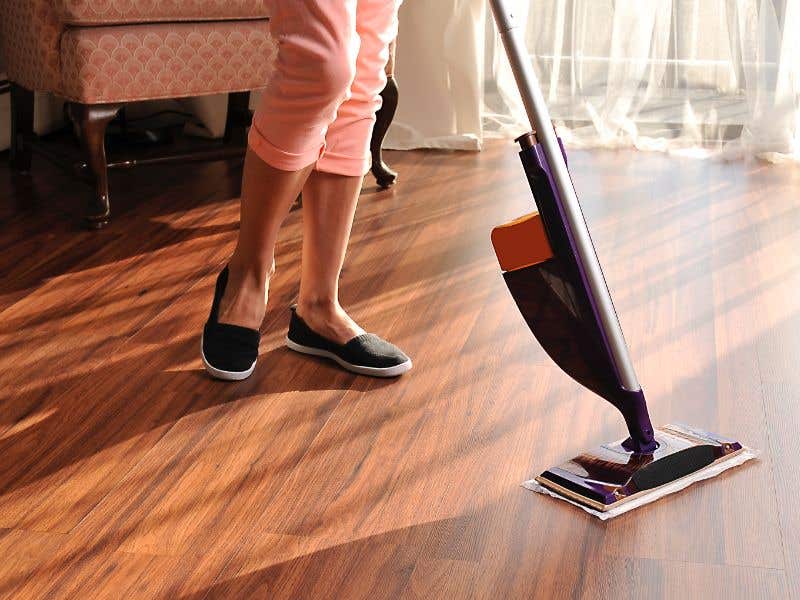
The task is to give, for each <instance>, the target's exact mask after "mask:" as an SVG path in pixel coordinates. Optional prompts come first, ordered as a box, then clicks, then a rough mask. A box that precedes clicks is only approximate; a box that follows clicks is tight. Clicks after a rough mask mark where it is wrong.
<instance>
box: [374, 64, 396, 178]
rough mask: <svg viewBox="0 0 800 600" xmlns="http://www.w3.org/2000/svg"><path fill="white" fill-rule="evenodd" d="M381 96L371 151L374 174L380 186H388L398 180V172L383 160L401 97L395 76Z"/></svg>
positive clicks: (388, 80) (389, 80)
mask: <svg viewBox="0 0 800 600" xmlns="http://www.w3.org/2000/svg"><path fill="white" fill-rule="evenodd" d="M381 98H383V105H382V106H381V108H380V110H379V111H378V112H377V113H376V115H375V118H376V121H375V129H374V130H373V132H372V142H371V143H370V151H371V152H372V174H373V175H374V176H375V180H376V181H377V182H378V186H379V187H382V188H388V187H391V186H392V185H394V183H395V181H397V173H396V172H395V171H393V170H392V169H390V168H389V166H388V165H387V164H386V163H385V162H383V140H384V138H385V137H386V132H387V131H388V130H389V125H391V124H392V120H393V119H394V115H395V112H397V102H398V99H399V90H398V89H397V82H396V81H395V78H394V77H389V78H388V79H387V82H386V87H385V88H384V89H383V91H382V92H381Z"/></svg>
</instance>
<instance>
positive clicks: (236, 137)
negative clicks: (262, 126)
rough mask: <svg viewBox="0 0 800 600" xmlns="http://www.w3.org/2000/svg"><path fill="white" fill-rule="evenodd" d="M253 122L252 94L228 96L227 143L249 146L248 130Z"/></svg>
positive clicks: (239, 93) (241, 93)
mask: <svg viewBox="0 0 800 600" xmlns="http://www.w3.org/2000/svg"><path fill="white" fill-rule="evenodd" d="M252 120H253V115H252V113H251V112H250V92H234V93H232V94H228V117H227V120H226V122H225V142H226V143H229V144H235V145H237V146H242V147H246V146H247V128H248V127H250V123H251V122H252Z"/></svg>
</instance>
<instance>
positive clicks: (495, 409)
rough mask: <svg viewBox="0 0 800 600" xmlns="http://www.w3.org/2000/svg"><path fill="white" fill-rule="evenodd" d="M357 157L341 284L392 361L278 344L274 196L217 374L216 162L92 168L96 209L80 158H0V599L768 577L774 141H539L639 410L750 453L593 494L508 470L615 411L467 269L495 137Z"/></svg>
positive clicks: (226, 167) (780, 238)
mask: <svg viewBox="0 0 800 600" xmlns="http://www.w3.org/2000/svg"><path fill="white" fill-rule="evenodd" d="M389 158H390V160H391V164H392V165H393V166H395V167H396V168H397V169H398V171H400V173H401V181H400V183H399V184H398V185H397V187H396V188H394V189H393V190H391V191H381V192H378V191H377V189H376V188H375V186H374V183H373V181H372V180H368V182H367V186H366V187H365V190H364V193H363V195H362V199H361V204H360V207H359V210H358V214H357V220H356V225H355V228H354V233H353V240H352V244H351V252H350V255H349V259H348V262H347V265H346V268H345V272H344V273H343V277H342V290H343V301H344V303H345V305H346V306H347V307H348V308H349V309H350V311H351V313H352V314H353V315H354V316H355V317H356V318H357V319H358V320H360V322H361V323H362V324H363V325H364V326H365V327H366V328H367V329H370V330H374V331H376V332H378V333H380V334H382V335H385V336H386V337H388V338H390V339H392V340H393V341H395V342H397V343H398V344H400V345H401V346H402V347H403V348H404V349H405V350H406V351H407V352H408V353H409V354H410V355H411V356H412V357H413V359H414V362H415V369H414V370H413V371H412V372H411V373H410V374H409V375H408V376H405V377H403V378H401V379H399V380H397V381H376V380H370V379H366V378H362V377H357V376H353V375H349V374H345V373H343V372H340V371H338V370H337V369H336V368H334V367H332V366H331V365H329V364H327V363H324V362H320V361H315V360H310V359H307V358H303V357H300V356H298V355H295V354H292V353H290V352H289V351H288V350H286V349H285V348H284V347H283V345H282V339H283V336H284V334H285V329H286V326H287V323H288V310H287V307H288V306H289V304H290V303H291V302H292V300H293V298H294V296H295V294H296V291H297V285H298V282H297V276H298V267H299V264H298V260H299V249H300V244H301V235H300V234H301V231H300V221H301V214H300V213H299V212H295V213H292V214H291V215H290V217H289V218H288V220H287V222H286V226H285V227H284V229H283V231H282V235H281V239H280V242H279V252H278V259H277V263H278V273H277V275H276V277H275V280H274V284H273V288H272V292H271V298H270V307H269V311H268V315H267V318H266V320H265V322H264V328H263V332H264V340H263V343H262V348H261V358H260V362H259V367H258V368H257V370H256V373H255V375H254V376H253V377H252V378H251V379H249V380H247V381H245V382H241V383H237V384H222V383H217V382H214V381H211V380H210V379H208V378H207V377H206V376H205V374H204V372H203V371H202V369H201V365H200V360H199V352H198V345H199V334H200V329H201V326H202V324H203V322H204V320H205V318H206V315H207V310H208V307H209V304H210V301H211V295H212V287H213V283H214V278H215V276H216V273H217V272H218V270H219V269H220V268H221V266H222V265H223V263H224V261H225V260H226V258H227V256H228V255H229V253H230V251H231V249H232V244H233V241H234V237H235V230H236V227H237V217H238V206H237V201H236V194H237V191H236V190H237V189H238V179H239V177H240V168H239V165H238V164H237V163H235V162H231V163H213V164H205V165H185V166H178V167H175V166H171V167H164V168H161V167H152V168H147V169H145V168H141V169H138V170H134V171H131V172H120V173H115V174H114V175H113V176H112V181H111V185H112V193H113V194H114V207H115V210H116V215H115V217H114V219H115V220H114V222H113V224H112V225H111V227H109V228H108V229H107V230H105V231H101V232H86V231H83V230H82V229H81V227H82V223H81V218H82V215H83V212H82V210H83V206H84V200H85V197H86V194H87V193H88V189H87V188H86V187H84V186H83V185H82V184H80V183H76V182H74V181H73V180H72V179H71V178H70V177H67V176H65V175H62V174H60V173H59V172H58V171H55V170H54V169H52V168H51V167H49V166H48V165H47V164H42V163H41V162H39V161H37V162H36V164H35V165H34V173H35V176H34V177H33V179H27V178H24V177H16V176H12V175H11V173H10V172H9V170H8V167H7V163H6V162H5V161H3V162H2V163H0V219H2V223H3V226H2V228H0V250H2V251H0V272H2V274H3V276H2V283H0V556H2V557H3V560H0V597H12V598H88V597H101V598H184V599H200V598H306V597H308V598H326V597H333V598H348V599H349V598H396V597H404V598H405V597H408V598H415V597H418V598H503V597H510V598H534V597H542V598H611V597H620V598H644V597H647V598H679V597H680V598H683V597H712V596H713V597H720V598H786V597H798V589H800V516H798V515H800V511H798V509H797V504H798V502H799V501H800V478H798V475H797V473H798V465H800V461H799V459H800V444H798V441H797V440H798V437H797V430H798V422H799V421H798V418H800V369H798V367H797V365H798V364H800V294H798V290H800V251H798V247H800V200H799V199H798V198H800V194H798V191H799V190H800V169H798V168H797V167H792V166H779V167H771V166H766V165H762V164H746V165H745V164H741V163H734V164H724V163H716V162H695V161H691V160H686V159H679V158H669V157H666V156H662V155H654V154H644V153H635V152H591V153H590V152H571V153H570V164H571V168H572V172H573V175H574V178H575V182H576V187H577V189H578V192H579V195H580V196H581V198H582V201H583V204H584V210H585V212H586V216H587V220H588V222H589V224H590V227H591V230H592V233H593V237H594V240H595V243H596V245H597V248H598V253H599V255H600V258H601V261H602V263H603V265H604V267H605V272H606V277H607V279H608V281H609V284H610V287H611V289H612V292H613V294H614V297H615V300H616V304H617V309H618V312H619V314H620V319H621V321H622V324H623V328H624V330H625V332H626V336H627V339H628V342H629V344H630V346H631V352H632V356H633V358H634V363H635V364H636V366H637V368H638V374H639V378H640V380H641V381H642V383H643V385H644V386H645V390H646V392H647V394H648V398H649V402H650V412H651V414H652V416H653V420H654V422H655V423H657V424H663V423H668V422H684V423H690V424H695V425H697V426H699V427H702V428H705V429H710V430H713V431H718V432H719V433H722V434H724V435H729V436H731V437H734V438H736V439H738V440H741V441H742V442H744V443H746V444H748V445H751V446H753V447H755V448H758V449H760V450H761V451H762V455H761V458H760V460H759V461H757V462H752V463H749V464H748V465H746V466H744V467H742V468H740V469H736V470H733V471H731V472H729V473H726V474H724V475H722V476H720V477H718V478H716V479H715V480H712V481H710V482H705V483H702V484H698V485H696V486H694V487H692V488H690V489H688V490H686V491H684V492H683V493H681V494H678V495H674V496H671V497H668V498H666V499H663V500H661V501H659V502H658V503H656V504H653V505H650V506H647V507H644V508H641V509H638V510H636V511H634V512H632V513H630V514H627V515H625V516H622V517H620V518H618V519H614V520H612V521H610V522H606V523H603V522H600V521H597V520H595V519H594V518H592V517H590V516H588V515H586V514H584V513H582V512H581V511H578V510H576V509H574V508H573V507H570V506H567V505H566V504H564V503H560V502H556V501H554V500H552V499H550V498H546V497H543V496H539V495H536V494H533V493H531V492H528V491H526V490H524V489H523V488H521V487H520V483H521V482H522V481H523V480H525V479H528V478H530V477H531V476H533V475H536V474H538V473H539V472H541V471H542V470H543V469H545V468H546V467H548V466H550V465H553V464H555V463H557V462H560V461H561V460H563V459H565V458H568V457H570V456H572V455H574V454H576V453H577V452H578V451H580V450H582V449H584V448H588V447H590V446H592V445H596V444H597V443H599V442H604V441H610V440H614V439H617V438H620V437H622V435H623V433H624V425H623V423H622V421H621V419H620V418H619V416H618V414H617V413H616V411H615V410H614V409H613V408H612V407H611V406H610V405H608V404H606V403H604V402H603V401H601V400H600V399H598V398H596V397H593V396H592V394H591V393H589V392H587V391H585V390H583V389H581V388H580V387H579V386H578V385H577V384H575V383H574V382H572V381H571V380H570V379H568V378H567V377H566V376H565V375H563V374H562V373H561V372H560V371H559V370H558V369H557V368H556V367H555V366H554V365H552V364H551V363H550V362H549V361H548V359H547V357H546V356H545V355H544V353H543V351H542V350H541V349H540V348H539V346H538V345H537V343H536V342H535V340H534V338H533V336H532V335H531V334H530V332H529V331H528V329H527V327H526V326H525V325H524V323H523V321H522V318H521V316H520V315H519V314H518V312H517V310H516V308H515V306H514V304H513V300H512V299H511V297H510V296H509V294H508V292H507V291H506V289H505V286H504V283H503V280H502V278H501V276H500V273H499V270H498V268H497V267H496V261H495V258H494V255H493V252H492V250H491V245H490V242H489V232H490V229H491V227H492V226H494V225H496V224H500V223H502V222H505V221H508V220H510V219H512V218H515V217H517V216H519V215H521V214H523V213H524V212H527V211H529V210H530V202H529V194H528V191H527V188H526V185H527V184H526V182H525V179H524V176H523V175H522V172H521V167H520V166H519V164H518V161H517V158H516V154H515V150H514V147H513V145H511V144H506V143H499V142H498V143H493V144H490V145H489V147H488V149H487V150H486V151H485V152H483V153H481V154H466V153H460V154H459V153H456V154H450V153H436V152H419V153H391V155H390V156H389Z"/></svg>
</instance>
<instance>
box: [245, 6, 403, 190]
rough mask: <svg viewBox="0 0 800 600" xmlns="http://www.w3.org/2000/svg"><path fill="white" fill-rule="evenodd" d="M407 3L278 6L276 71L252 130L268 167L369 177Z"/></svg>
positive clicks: (274, 10) (273, 26) (273, 21)
mask: <svg viewBox="0 0 800 600" xmlns="http://www.w3.org/2000/svg"><path fill="white" fill-rule="evenodd" d="M401 2H402V0H270V4H271V6H272V12H271V20H270V23H271V24H270V27H271V30H272V35H274V36H275V39H276V40H277V42H278V57H277V62H276V66H275V73H274V75H273V77H272V79H271V80H270V82H269V84H268V86H267V88H266V90H265V91H264V93H263V95H262V99H261V104H260V106H259V107H258V110H257V111H256V114H255V116H254V118H253V126H252V127H251V128H250V135H249V140H248V142H249V145H250V148H251V149H252V150H253V151H254V152H255V153H256V154H257V155H258V156H259V157H260V158H261V160H263V161H264V162H266V163H267V164H268V165H270V166H272V167H274V168H276V169H281V170H283V171H297V170H299V169H302V168H304V167H307V166H308V165H310V164H313V163H316V167H315V168H316V169H317V170H319V171H325V172H328V173H334V174H338V175H348V176H362V175H364V174H365V173H366V172H367V171H368V170H369V166H370V153H369V141H370V137H371V135H372V128H373V125H374V124H375V112H376V111H377V110H378V109H379V108H380V106H381V97H380V93H381V91H382V90H383V88H384V86H385V85H386V74H385V73H384V68H385V66H386V63H387V62H388V60H389V44H390V43H391V42H392V41H393V40H394V38H395V37H396V35H397V9H398V7H399V5H400V3H401Z"/></svg>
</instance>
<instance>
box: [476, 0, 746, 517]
mask: <svg viewBox="0 0 800 600" xmlns="http://www.w3.org/2000/svg"><path fill="white" fill-rule="evenodd" d="M490 4H491V7H492V11H493V13H494V17H495V22H496V23H497V27H498V30H499V31H500V35H501V37H502V39H503V45H504V46H505V49H506V54H507V55H508V59H509V61H510V63H511V67H512V70H513V72H514V77H515V79H516V82H517V86H518V88H519V92H520V96H521V97H522V101H523V103H524V105H525V110H526V112H527V114H528V118H529V120H530V123H531V126H532V128H533V129H532V131H530V132H528V133H526V134H524V135H522V136H520V137H519V138H517V140H516V142H517V143H518V144H519V145H520V153H519V156H520V159H521V160H522V166H523V168H524V170H525V174H526V176H527V178H528V182H529V183H530V187H531V191H532V192H533V197H534V202H535V204H536V208H537V209H538V210H537V211H536V212H533V213H531V214H528V215H525V216H523V217H520V218H519V219H516V220H514V221H512V222H510V223H507V224H505V225H501V226H499V227H496V228H495V229H494V230H493V231H492V245H493V247H494V249H495V253H496V254H497V258H498V261H499V263H500V268H501V270H502V271H503V278H504V279H505V282H506V284H507V286H508V289H509V291H510V292H511V295H512V296H513V298H514V301H515V302H516V304H517V307H518V308H519V310H520V312H521V313H522V316H523V317H524V319H525V321H526V323H527V324H528V327H530V329H531V331H532V332H533V334H534V336H535V337H536V339H537V340H538V341H539V343H540V344H541V346H542V347H543V349H544V350H545V352H546V353H547V354H548V355H549V356H550V358H551V359H552V360H553V361H554V362H555V363H556V364H557V365H558V366H559V367H560V368H561V369H562V370H563V371H564V372H566V373H567V374H568V375H570V376H571V377H572V378H573V379H575V380H576V381H577V382H578V383H580V384H581V385H583V386H584V387H586V388H588V389H589V390H591V391H593V392H595V393H596V394H597V395H599V396H601V397H602V398H604V399H605V400H607V401H608V402H610V403H611V404H612V405H613V406H614V407H615V408H616V409H617V410H619V412H620V413H621V414H622V416H623V418H624V419H625V424H626V426H627V429H628V437H627V438H625V439H622V440H620V441H618V442H613V443H608V444H605V445H602V446H600V447H598V448H595V449H592V450H588V451H586V452H583V453H582V454H580V455H579V456H576V457H575V458H573V459H571V460H568V461H566V462H564V463H563V464H560V465H558V466H555V467H551V468H549V469H547V470H546V471H545V472H543V473H542V474H541V475H539V476H538V477H536V478H535V479H533V480H531V481H529V482H525V484H523V485H525V487H528V488H530V489H534V490H536V491H539V492H542V493H545V494H549V495H552V496H555V497H557V498H560V499H562V500H566V501H567V502H570V503H572V504H575V505H577V506H579V507H581V508H583V509H584V510H586V511H587V512H590V513H592V514H594V515H596V516H598V517H600V518H602V519H607V518H610V517H612V516H616V515H618V514H621V513H623V512H626V511H628V510H631V509H633V508H636V507H637V506H641V505H642V504H646V503H649V502H652V501H654V500H656V499H657V498H661V497H662V496H665V495H667V494H670V493H673V492H676V491H678V490H680V489H683V488H685V487H687V486H688V485H691V484H692V483H694V482H696V481H700V480H702V479H708V478H710V477H714V476H716V475H718V474H719V473H721V472H722V471H725V470H727V469H730V468H732V467H734V466H736V465H739V464H742V463H743V462H745V461H747V460H749V459H750V458H753V457H754V456H755V454H754V452H753V451H752V450H750V449H749V448H746V447H744V446H742V445H741V444H740V443H739V442H736V441H734V440H731V439H727V438H724V437H722V436H719V435H716V434H713V433H709V432H707V431H702V430H700V429H696V428H693V427H688V426H686V425H674V424H673V425H666V426H664V427H659V428H657V429H654V428H653V426H652V424H651V422H650V416H649V414H648V410H647V403H646V401H645V397H644V392H643V391H642V388H641V386H640V385H639V382H638V380H637V377H636V372H635V370H634V368H633V364H632V363H631V359H630V356H629V354H628V348H627V345H626V343H625V339H624V337H623V334H622V329H621V327H620V324H619V320H618V318H617V314H616V311H615V309H614V305H613V302H612V299H611V295H610V293H609V291H608V287H607V285H606V282H605V278H604V276H603V272H602V269H601V267H600V263H599V261H598V259H597V254H596V252H595V248H594V245H593V243H592V239H591V237H590V235H589V230H588V228H587V226H586V221H585V219H584V216H583V213H582V211H581V207H580V203H579V201H578V198H577V196H576V194H575V189H574V187H573V185H572V179H571V178H570V174H569V171H568V167H567V157H566V153H565V151H564V147H563V145H562V144H561V140H560V139H559V138H558V137H557V135H556V133H555V130H554V128H553V126H552V124H551V121H550V115H549V112H548V110H547V105H546V104H545V101H544V97H543V96H542V93H541V90H540V88H539V83H538V81H537V78H536V75H535V73H534V72H533V68H532V65H531V62H530V58H529V57H528V56H527V51H526V49H525V45H524V43H523V41H522V38H521V35H520V32H519V30H518V28H517V27H518V26H517V24H516V22H515V17H514V14H513V10H511V9H510V8H509V7H508V6H506V4H507V2H506V0H490Z"/></svg>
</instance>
